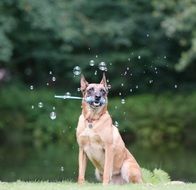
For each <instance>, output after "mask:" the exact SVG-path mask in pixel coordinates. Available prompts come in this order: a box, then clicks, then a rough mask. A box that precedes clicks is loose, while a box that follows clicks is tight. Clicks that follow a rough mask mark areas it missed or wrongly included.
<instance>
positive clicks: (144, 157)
mask: <svg viewBox="0 0 196 190" xmlns="http://www.w3.org/2000/svg"><path fill="white" fill-rule="evenodd" d="M129 149H130V150H131V152H132V153H133V155H134V156H135V157H136V159H137V160H138V162H139V163H140V165H141V167H144V168H147V169H151V170H152V169H154V168H161V169H163V170H165V171H167V172H168V173H169V174H170V176H171V177H172V180H183V181H186V182H195V181H196V167H195V166H196V165H195V164H196V151H193V150H187V149H184V148H181V149H173V150H168V149H164V150H163V149H161V150H159V149H146V148H144V147H139V146H137V145H132V146H130V147H129ZM77 151H78V147H77V145H76V144H75V145H73V146H68V145H63V144H50V145H47V146H45V147H43V146H42V147H40V148H35V147H32V146H29V147H27V146H26V147H24V146H13V145H12V146H4V147H1V148H0V180H1V181H16V180H25V181H29V180H31V181H35V180H36V181H39V180H49V181H61V180H71V181H76V179H77V167H78V161H77V160H78V158H77ZM86 178H87V179H88V181H95V177H94V169H93V167H92V165H91V164H90V162H89V164H88V169H87V174H86Z"/></svg>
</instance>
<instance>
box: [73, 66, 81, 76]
mask: <svg viewBox="0 0 196 190" xmlns="http://www.w3.org/2000/svg"><path fill="white" fill-rule="evenodd" d="M73 73H74V75H76V76H77V75H80V74H81V68H80V67H79V66H75V67H74V68H73Z"/></svg>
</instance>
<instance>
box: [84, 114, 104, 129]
mask: <svg viewBox="0 0 196 190" xmlns="http://www.w3.org/2000/svg"><path fill="white" fill-rule="evenodd" d="M105 113H106V112H103V113H102V114H100V116H99V118H97V119H91V118H86V121H87V123H88V127H89V128H90V129H92V128H93V121H96V120H99V119H100V117H101V116H103V115H104V114H105Z"/></svg>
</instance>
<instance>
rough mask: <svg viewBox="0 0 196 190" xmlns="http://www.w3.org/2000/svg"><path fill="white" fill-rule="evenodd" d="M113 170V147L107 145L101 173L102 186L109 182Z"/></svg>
mask: <svg viewBox="0 0 196 190" xmlns="http://www.w3.org/2000/svg"><path fill="white" fill-rule="evenodd" d="M112 169H113V145H112V144H107V145H106V147H105V165H104V172H103V185H107V184H109V182H110V179H111V175H112Z"/></svg>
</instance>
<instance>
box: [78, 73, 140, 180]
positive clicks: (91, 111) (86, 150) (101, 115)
mask: <svg viewBox="0 0 196 190" xmlns="http://www.w3.org/2000/svg"><path fill="white" fill-rule="evenodd" d="M81 91H82V93H83V101H82V114H81V115H80V118H79V121H78V126H77V132H76V136H77V141H78V144H79V175H78V183H79V184H82V183H83V182H84V180H85V170H86V164H87V157H88V159H89V160H90V161H91V162H92V164H93V165H94V166H95V168H96V170H95V174H96V177H97V179H98V180H100V181H102V182H103V184H109V183H111V184H124V183H129V182H133V183H141V182H142V174H141V170H140V167H139V165H138V163H137V161H136V160H135V158H134V157H133V156H132V154H131V153H130V152H129V150H128V149H127V148H126V147H125V144H124V142H123V140H122V138H121V136H120V133H119V131H118V129H117V128H116V127H115V126H114V125H113V124H112V119H111V116H110V115H109V113H108V111H107V94H108V89H107V83H106V78H105V75H103V79H102V81H101V82H100V84H88V82H87V81H86V80H85V78H84V76H82V77H81Z"/></svg>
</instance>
